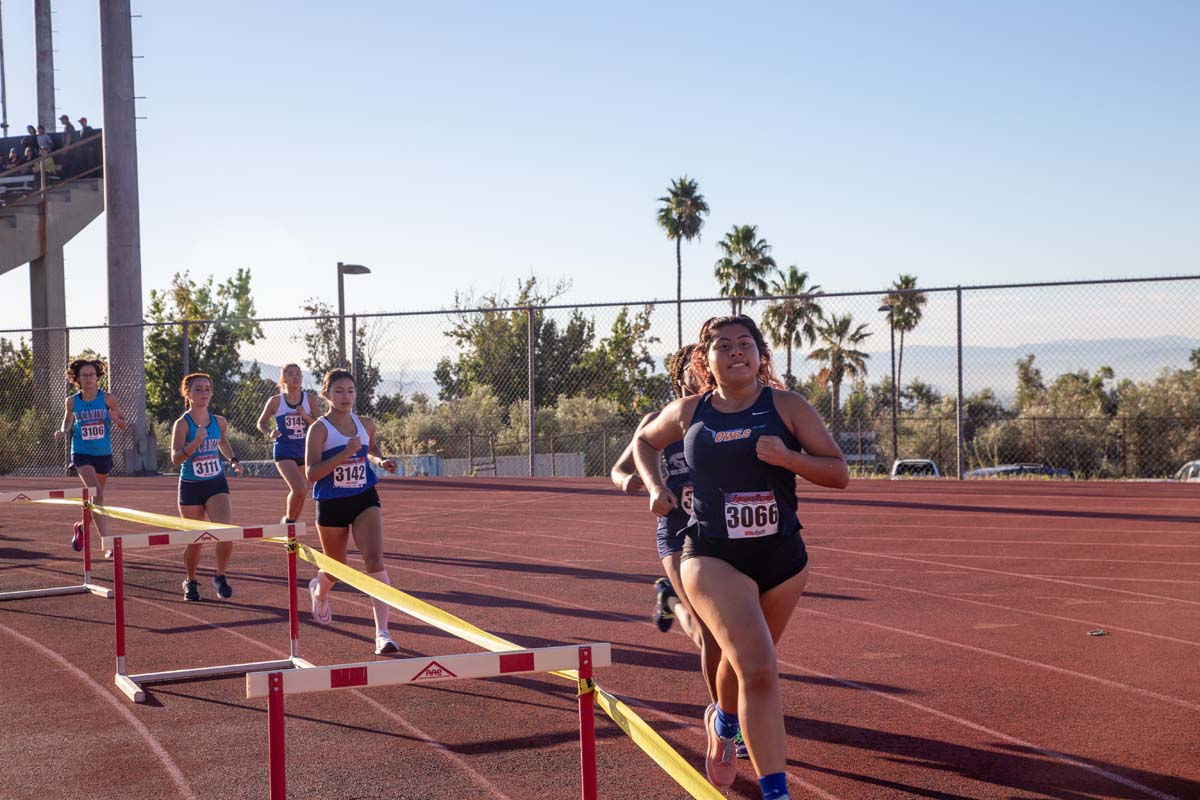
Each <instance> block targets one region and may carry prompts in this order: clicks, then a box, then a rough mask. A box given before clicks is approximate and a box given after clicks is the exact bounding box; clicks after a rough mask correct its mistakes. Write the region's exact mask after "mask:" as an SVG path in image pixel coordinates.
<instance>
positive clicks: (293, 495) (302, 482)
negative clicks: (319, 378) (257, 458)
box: [258, 364, 318, 523]
mask: <svg viewBox="0 0 1200 800" xmlns="http://www.w3.org/2000/svg"><path fill="white" fill-rule="evenodd" d="M303 383H304V373H303V372H302V371H301V370H300V366H299V365H298V364H285V365H284V366H283V368H282V369H281V370H280V371H279V394H274V395H271V397H270V398H269V399H268V400H267V403H266V405H265V406H263V411H262V414H261V415H260V416H259V418H258V429H259V430H260V431H261V432H262V433H263V435H264V436H266V437H267V438H268V439H270V440H271V441H272V445H271V455H272V457H273V458H274V460H275V469H276V471H277V472H279V475H280V477H282V478H283V480H284V483H286V484H287V487H288V496H287V505H286V506H285V508H284V514H283V519H281V520H280V522H283V523H288V522H295V521H296V520H298V519H300V513H301V512H302V511H303V510H304V499H305V497H307V496H308V479H307V478H305V477H304V441H305V438H306V437H307V435H308V429H309V427H310V426H311V425H312V424H313V423H314V422H315V421H316V415H317V413H318V410H317V401H316V398H315V397H312V396H311V393H310V392H306V391H304V386H303ZM272 422H273V423H274V424H272Z"/></svg>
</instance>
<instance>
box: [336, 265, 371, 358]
mask: <svg viewBox="0 0 1200 800" xmlns="http://www.w3.org/2000/svg"><path fill="white" fill-rule="evenodd" d="M370 274H371V270H369V269H367V268H366V267H364V266H363V265H362V264H343V263H342V262H341V261H339V262H338V265H337V275H338V366H340V367H344V366H345V365H346V287H345V285H344V283H345V279H344V278H343V277H342V276H343V275H370Z"/></svg>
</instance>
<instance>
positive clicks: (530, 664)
mask: <svg viewBox="0 0 1200 800" xmlns="http://www.w3.org/2000/svg"><path fill="white" fill-rule="evenodd" d="M611 665H612V645H611V644H609V643H607V642H605V643H596V642H593V643H591V644H584V645H562V646H558V647H539V648H535V649H531V650H509V651H500V652H493V653H466V654H463V655H451V656H423V657H421V658H405V659H397V660H389V661H362V662H359V663H355V664H335V665H333V666H328V667H311V668H309V669H303V670H297V671H294V672H252V673H250V674H248V675H246V697H248V698H254V697H266V698H267V736H268V742H269V745H268V747H269V752H270V776H271V786H270V800H287V763H286V758H285V754H284V739H285V737H284V725H283V721H284V717H283V698H284V697H285V696H286V695H289V694H311V693H314V692H328V691H332V690H334V689H357V688H362V687H370V686H400V685H403V684H410V683H432V682H434V681H448V680H465V679H479V678H496V677H499V676H501V675H518V674H521V673H528V672H556V671H560V670H578V675H579V745H580V755H579V763H580V772H581V773H582V777H583V800H596V732H595V709H594V708H593V703H594V701H595V690H596V687H595V685H594V684H593V683H592V668H593V667H607V666H611Z"/></svg>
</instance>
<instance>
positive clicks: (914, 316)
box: [883, 275, 927, 397]
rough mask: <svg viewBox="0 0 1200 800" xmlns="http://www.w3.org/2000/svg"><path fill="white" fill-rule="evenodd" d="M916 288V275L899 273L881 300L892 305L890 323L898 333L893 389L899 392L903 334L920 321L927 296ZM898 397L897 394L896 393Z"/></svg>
mask: <svg viewBox="0 0 1200 800" xmlns="http://www.w3.org/2000/svg"><path fill="white" fill-rule="evenodd" d="M916 288H917V276H916V275H901V276H900V277H899V278H898V279H897V280H896V282H895V283H893V284H892V291H890V292H888V293H887V296H886V297H884V298H883V302H884V303H885V304H887V305H889V306H891V307H892V312H891V313H892V321H891V322H892V324H893V325H895V326H896V331H897V332H898V333H899V334H900V347H899V348H898V349H897V351H896V355H897V361H898V363H897V364H896V385H895V386H893V387H892V389H893V391H896V392H899V391H900V387H901V386H903V385H904V382H903V381H902V380H900V376H901V375H902V374H903V373H904V334H906V333H909V332H911V331H912V330H914V329H915V328H916V327H917V325H919V324H920V323H921V316H922V313H923V312H922V310H921V309H922V307H923V306H924V305H925V302H926V300H927V298H926V297H925V293H924V292H917V291H914V290H915V289H916ZM897 397H899V395H897Z"/></svg>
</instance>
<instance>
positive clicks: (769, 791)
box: [758, 772, 790, 800]
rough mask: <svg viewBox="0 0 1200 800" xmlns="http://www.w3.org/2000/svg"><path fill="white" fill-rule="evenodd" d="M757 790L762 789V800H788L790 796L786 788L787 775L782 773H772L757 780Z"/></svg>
mask: <svg viewBox="0 0 1200 800" xmlns="http://www.w3.org/2000/svg"><path fill="white" fill-rule="evenodd" d="M758 788H760V789H762V795H763V800H788V798H789V797H790V795H789V794H788V788H787V775H785V774H784V773H782V772H772V773H771V774H770V775H763V776H762V777H761V778H759V779H758Z"/></svg>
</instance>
